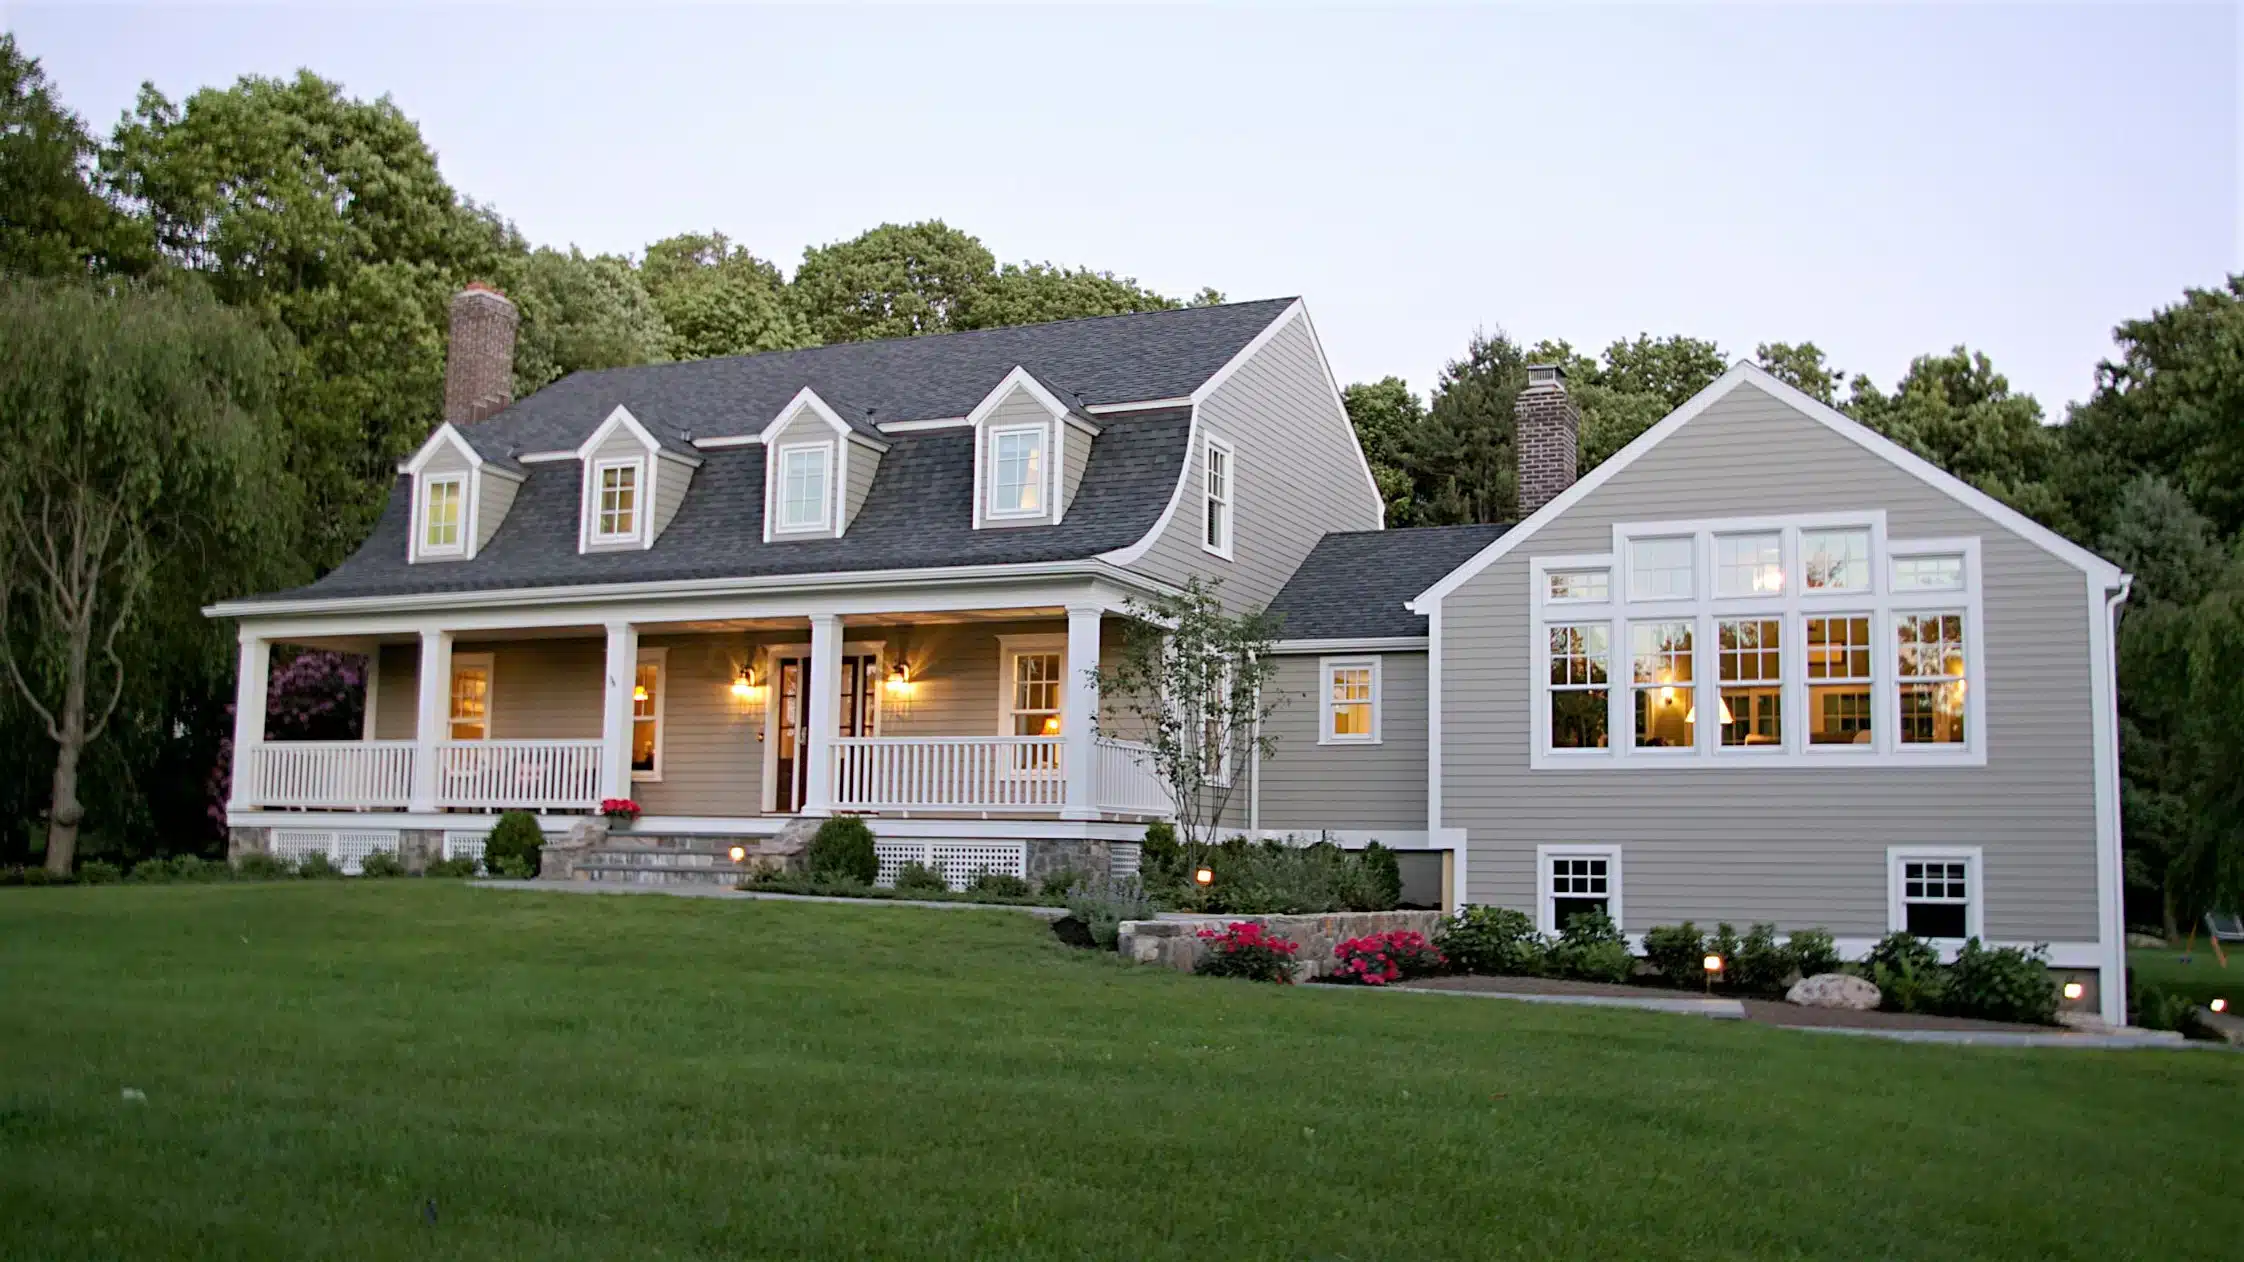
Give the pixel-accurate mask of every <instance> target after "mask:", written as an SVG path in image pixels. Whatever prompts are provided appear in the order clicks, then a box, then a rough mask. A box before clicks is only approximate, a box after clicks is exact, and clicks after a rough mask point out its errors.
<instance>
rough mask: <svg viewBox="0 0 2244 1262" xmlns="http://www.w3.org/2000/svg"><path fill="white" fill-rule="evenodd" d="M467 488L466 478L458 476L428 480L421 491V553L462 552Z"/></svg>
mask: <svg viewBox="0 0 2244 1262" xmlns="http://www.w3.org/2000/svg"><path fill="white" fill-rule="evenodd" d="M465 489H466V479H465V478H462V477H461V476H460V475H459V474H456V473H455V474H452V475H450V476H448V477H440V478H430V479H428V489H427V490H425V491H423V492H422V496H423V499H424V502H423V504H422V506H421V551H423V552H458V551H460V550H461V547H460V539H461V534H460V507H461V502H462V496H463V494H464V492H465Z"/></svg>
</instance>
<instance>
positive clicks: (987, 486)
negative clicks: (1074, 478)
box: [982, 423, 1059, 521]
mask: <svg viewBox="0 0 2244 1262" xmlns="http://www.w3.org/2000/svg"><path fill="white" fill-rule="evenodd" d="M1008 434H1034V435H1035V436H1036V438H1037V476H1036V478H1035V481H1036V483H1037V484H1038V485H1037V487H1036V490H1037V494H1038V495H1039V496H1040V497H1041V502H1040V503H1038V505H1037V506H1036V507H1035V508H1006V509H1001V508H999V507H998V506H997V444H998V440H999V439H1001V438H1003V437H1005V436H1006V435H1008ZM982 443H983V446H984V449H985V454H986V455H987V456H988V459H989V476H988V477H987V478H985V479H983V482H984V485H983V488H982V518H983V520H985V521H1035V520H1037V519H1038V518H1042V517H1049V516H1051V515H1052V509H1051V506H1052V505H1053V504H1055V503H1057V502H1058V501H1059V497H1058V495H1057V494H1056V493H1055V492H1054V490H1053V482H1052V477H1051V474H1052V467H1053V466H1054V465H1055V464H1056V463H1058V462H1057V461H1056V460H1055V459H1054V457H1053V450H1052V448H1053V442H1052V427H1051V426H1049V425H1044V424H1041V423H1036V424H1027V425H999V426H995V427H993V428H991V429H990V430H989V431H988V432H987V433H986V434H985V435H984V436H983V438H982Z"/></svg>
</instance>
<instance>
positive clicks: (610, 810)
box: [600, 798, 639, 824]
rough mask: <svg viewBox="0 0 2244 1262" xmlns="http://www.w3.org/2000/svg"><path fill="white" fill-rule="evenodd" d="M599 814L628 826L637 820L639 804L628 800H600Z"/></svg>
mask: <svg viewBox="0 0 2244 1262" xmlns="http://www.w3.org/2000/svg"><path fill="white" fill-rule="evenodd" d="M600 813H601V814H602V815H605V816H607V817H608V818H609V819H611V820H614V821H615V822H617V823H619V824H628V823H630V822H631V821H632V820H635V819H637V818H639V804H638V803H637V802H634V801H632V800H631V799H630V798H602V799H600Z"/></svg>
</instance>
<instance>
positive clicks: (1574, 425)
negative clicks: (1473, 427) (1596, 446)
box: [1512, 364, 1582, 517]
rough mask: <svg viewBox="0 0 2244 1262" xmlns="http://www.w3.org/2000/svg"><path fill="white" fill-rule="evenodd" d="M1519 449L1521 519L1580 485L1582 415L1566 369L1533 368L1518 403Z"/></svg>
mask: <svg viewBox="0 0 2244 1262" xmlns="http://www.w3.org/2000/svg"><path fill="white" fill-rule="evenodd" d="M1512 415H1513V417H1514V418H1515V421H1516V428H1517V430H1518V435H1517V438H1516V440H1515V441H1516V442H1517V444H1518V449H1519V515H1520V516H1521V517H1525V516H1527V515H1528V514H1529V513H1532V512H1534V511H1535V510H1536V509H1538V508H1541V507H1542V506H1543V505H1545V504H1548V503H1550V502H1551V501H1552V500H1554V499H1556V498H1558V494H1559V492H1561V491H1564V490H1565V489H1566V488H1567V487H1570V486H1572V485H1574V465H1575V461H1576V460H1577V459H1578V458H1579V455H1580V450H1581V434H1582V413H1581V410H1580V409H1579V408H1577V407H1575V406H1574V400H1573V399H1572V398H1571V397H1569V396H1568V395H1567V393H1566V370H1565V369H1564V368H1561V367H1559V366H1558V365H1557V364H1530V365H1529V366H1528V368H1527V388H1526V389H1525V390H1522V391H1520V392H1519V399H1518V400H1517V401H1516V402H1514V403H1513V404H1512Z"/></svg>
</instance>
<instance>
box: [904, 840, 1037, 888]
mask: <svg viewBox="0 0 2244 1262" xmlns="http://www.w3.org/2000/svg"><path fill="white" fill-rule="evenodd" d="M873 852H874V853H875V854H878V855H879V856H880V875H879V876H878V877H876V878H874V880H873V883H874V884H875V885H894V884H895V883H896V873H897V872H898V871H899V870H901V869H902V868H903V866H904V865H905V864H907V863H918V864H922V865H924V866H926V867H930V868H934V869H935V870H937V871H939V872H941V873H942V874H943V877H944V879H946V880H948V881H949V882H950V884H951V888H952V889H962V888H964V887H965V885H966V883H967V882H968V881H971V880H973V879H974V874H975V873H976V872H979V871H981V870H982V869H984V868H987V869H989V870H990V871H992V872H997V873H1001V874H1003V875H1005V876H1017V877H1020V878H1022V879H1023V880H1026V879H1027V878H1028V843H1027V842H1025V841H876V842H874V843H873Z"/></svg>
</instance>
